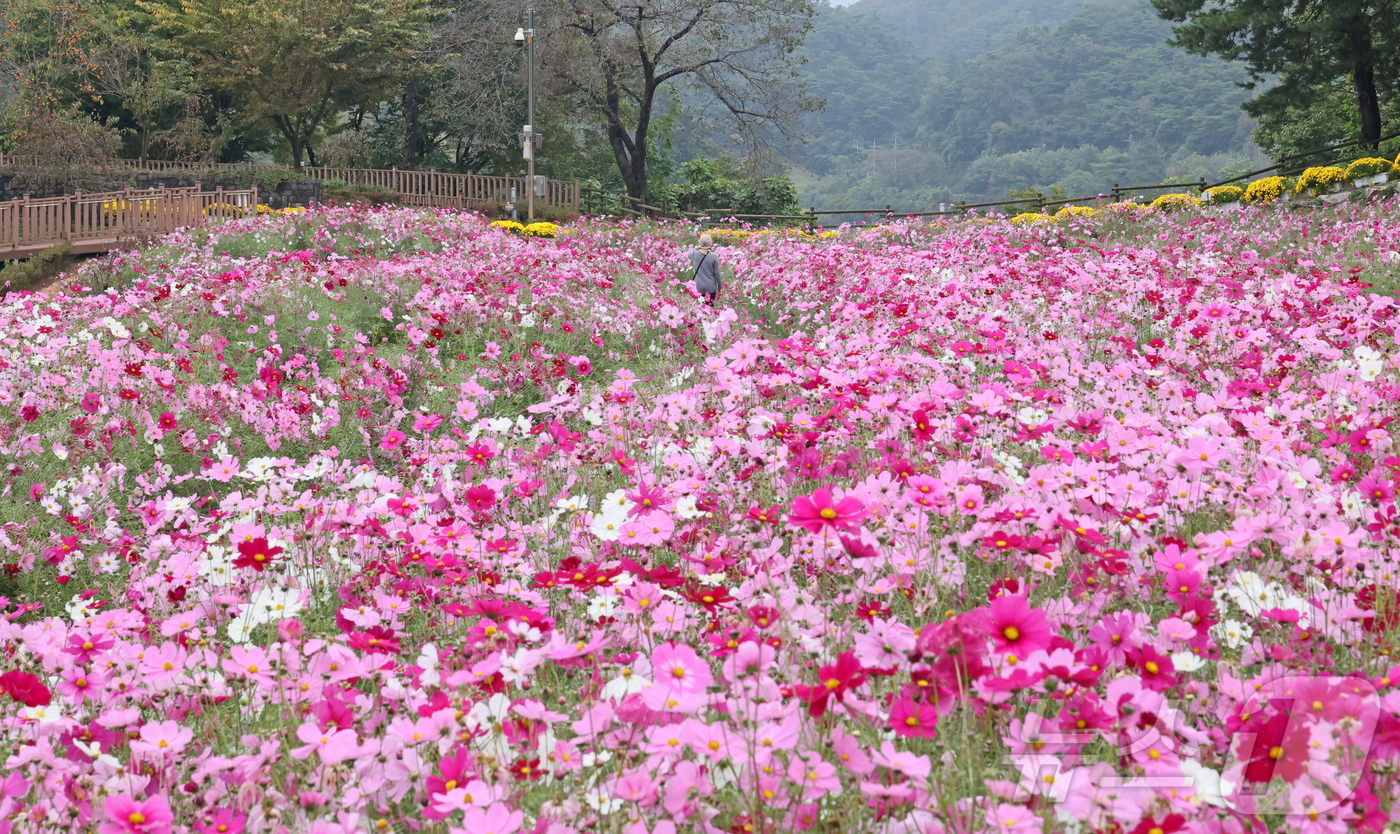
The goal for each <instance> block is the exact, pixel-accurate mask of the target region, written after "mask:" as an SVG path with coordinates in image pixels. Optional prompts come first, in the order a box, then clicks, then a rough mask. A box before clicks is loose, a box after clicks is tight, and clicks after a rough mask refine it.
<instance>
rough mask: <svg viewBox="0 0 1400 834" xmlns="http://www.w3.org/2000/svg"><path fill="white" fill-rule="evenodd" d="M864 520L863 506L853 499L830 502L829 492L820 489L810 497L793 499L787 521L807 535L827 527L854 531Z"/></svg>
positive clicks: (803, 496) (800, 496)
mask: <svg viewBox="0 0 1400 834" xmlns="http://www.w3.org/2000/svg"><path fill="white" fill-rule="evenodd" d="M864 518H865V505H864V504H862V503H861V502H860V501H859V500H857V499H855V498H842V499H841V500H840V501H839V502H837V503H835V504H833V503H832V502H831V490H830V489H828V488H827V487H822V488H821V489H818V490H817V491H816V492H813V493H812V495H811V497H808V496H806V495H799V496H798V497H797V498H795V499H793V502H792V512H791V513H790V514H789V515H788V521H791V522H792V523H793V524H794V525H795V526H797V527H801V528H803V529H805V530H806V531H808V532H809V533H820V532H821V531H822V530H824V529H826V528H827V527H834V528H836V529H838V530H854V529H855V528H856V525H858V524H860V522H861V521H862V520H864Z"/></svg>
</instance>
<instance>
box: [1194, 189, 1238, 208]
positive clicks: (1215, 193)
mask: <svg viewBox="0 0 1400 834" xmlns="http://www.w3.org/2000/svg"><path fill="white" fill-rule="evenodd" d="M1201 197H1202V198H1204V199H1205V200H1206V202H1208V203H1210V204H1211V205H1212V206H1224V205H1229V204H1230V203H1238V202H1239V201H1240V200H1242V199H1244V189H1243V188H1240V187H1239V186H1235V185H1217V186H1216V187H1215V188H1208V189H1206V191H1205V193H1204V194H1202V195H1201Z"/></svg>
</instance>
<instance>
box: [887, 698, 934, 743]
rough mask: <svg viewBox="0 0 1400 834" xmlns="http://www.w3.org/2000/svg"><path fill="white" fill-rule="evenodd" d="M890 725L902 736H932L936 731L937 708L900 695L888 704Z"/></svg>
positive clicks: (896, 733)
mask: <svg viewBox="0 0 1400 834" xmlns="http://www.w3.org/2000/svg"><path fill="white" fill-rule="evenodd" d="M890 726H891V727H893V728H894V733H895V735H897V736H902V737H904V738H933V737H934V736H935V735H936V734H937V733H938V709H937V708H936V707H934V706H933V705H931V704H924V703H919V702H917V701H915V700H914V699H913V698H911V697H909V696H908V695H901V696H899V697H898V698H896V699H895V701H894V703H893V704H891V705H890Z"/></svg>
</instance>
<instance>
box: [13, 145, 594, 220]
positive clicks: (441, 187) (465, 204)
mask: <svg viewBox="0 0 1400 834" xmlns="http://www.w3.org/2000/svg"><path fill="white" fill-rule="evenodd" d="M7 166H8V167H21V166H30V167H43V163H42V161H41V160H40V159H39V158H38V157H33V156H16V155H14V154H9V155H7V154H4V153H0V168H3V167H7ZM108 169H110V170H116V171H169V172H179V171H201V172H203V171H210V172H215V173H223V174H229V175H231V176H232V175H238V174H258V173H261V172H263V171H287V172H291V170H292V168H291V166H288V165H255V164H253V163H251V162H237V163H230V162H213V163H202V162H168V161H163V160H158V159H147V160H144V161H142V160H137V159H118V160H114V161H113V162H112V163H111V164H109V165H107V166H105V167H103V168H99V169H96V170H108ZM301 175H302V176H303V177H306V178H307V179H314V180H322V181H325V180H341V181H343V182H345V183H347V184H349V185H368V186H377V187H379V188H386V189H388V190H390V191H392V192H394V193H395V194H398V195H399V197H400V198H401V199H402V201H403V202H404V203H407V204H409V205H422V206H441V207H444V208H448V207H450V208H464V209H472V208H478V207H480V206H481V205H483V204H485V203H504V202H508V201H509V200H510V192H511V189H512V188H514V189H515V193H516V200H517V202H519V203H522V204H523V203H524V202H525V200H526V197H527V194H526V191H525V189H526V186H527V180H526V179H525V178H524V177H492V176H483V175H481V174H474V173H471V172H470V171H469V172H467V173H465V174H449V173H444V172H440V171H438V170H436V169H430V170H427V171H401V170H399V169H398V168H389V169H383V168H331V167H327V166H319V167H307V168H302V169H301ZM535 203H536V204H537V205H546V206H552V207H555V208H560V209H564V210H566V211H570V212H573V213H578V212H579V210H580V193H579V181H578V180H574V181H572V182H567V181H562V180H550V179H547V180H546V181H545V193H544V194H543V195H542V196H539V197H536V198H535Z"/></svg>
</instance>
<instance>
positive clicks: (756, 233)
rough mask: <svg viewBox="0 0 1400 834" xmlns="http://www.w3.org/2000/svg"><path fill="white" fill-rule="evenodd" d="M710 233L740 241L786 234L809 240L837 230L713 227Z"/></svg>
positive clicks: (717, 238)
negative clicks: (811, 231) (815, 231)
mask: <svg viewBox="0 0 1400 834" xmlns="http://www.w3.org/2000/svg"><path fill="white" fill-rule="evenodd" d="M709 235H710V237H712V238H714V239H715V240H717V241H723V242H725V243H740V242H742V241H745V240H750V239H752V238H756V237H771V236H773V235H786V236H788V237H800V238H806V239H808V240H817V239H819V238H820V239H828V238H833V237H836V232H818V233H817V234H815V235H814V234H811V233H810V232H808V231H807V230H806V229H711V230H710V231H709Z"/></svg>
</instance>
